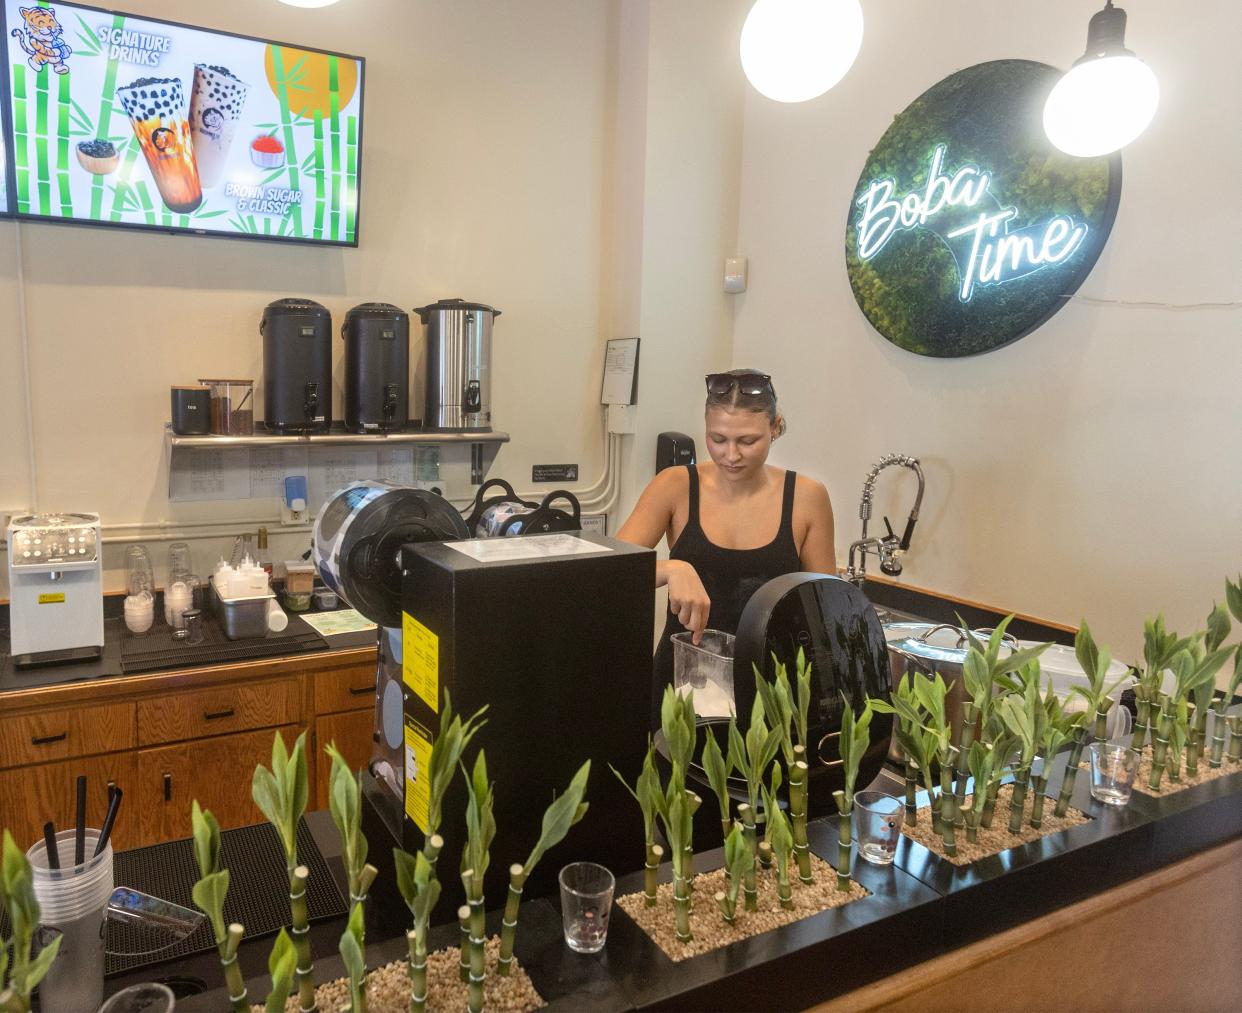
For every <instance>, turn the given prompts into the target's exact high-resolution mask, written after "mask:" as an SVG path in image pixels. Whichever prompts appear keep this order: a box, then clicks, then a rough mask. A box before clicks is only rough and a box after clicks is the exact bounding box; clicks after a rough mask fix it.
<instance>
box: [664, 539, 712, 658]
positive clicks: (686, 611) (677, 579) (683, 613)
mask: <svg viewBox="0 0 1242 1013" xmlns="http://www.w3.org/2000/svg"><path fill="white" fill-rule="evenodd" d="M666 565H667V567H668V609H669V611H670V612H672V613H673V614H674V615H675V616H676V617H677V621H678V622H679V623H681V625H682V626H684V627H685V628H686V629H687V630H689V631H690V633H691V634H692V636H691V638H690V639H691V641H692V642H693V643H695V644H697V643H698V642H699V641H700V640H701V639H702V637H703V631H704V630H705V629H707V617H708V615H709V613H710V612H711V606H712V601H711V599H710V598H709V597H708V596H707V589H706V588H704V587H703V582H702V581H701V580H699V575H698V574H697V573H696V572H695V569H694V567H693V566H691V565H690V564H689V563H687V562H686V561H685V560H682V559H670V560H669V561H668V563H667V564H666Z"/></svg>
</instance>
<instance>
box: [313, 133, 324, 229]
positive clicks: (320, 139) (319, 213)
mask: <svg viewBox="0 0 1242 1013" xmlns="http://www.w3.org/2000/svg"><path fill="white" fill-rule="evenodd" d="M323 143H324V136H323V113H321V112H319V110H317V109H316V110H315V169H314V176H315V238H316V239H322V238H323V221H324V216H325V213H326V211H327V179H326V175H327V172H326V167H325V165H324V160H323V153H324V147H323Z"/></svg>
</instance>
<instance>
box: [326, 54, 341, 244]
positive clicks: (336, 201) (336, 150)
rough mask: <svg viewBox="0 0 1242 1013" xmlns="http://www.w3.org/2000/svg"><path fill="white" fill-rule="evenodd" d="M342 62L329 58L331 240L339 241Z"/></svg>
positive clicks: (335, 58) (332, 57)
mask: <svg viewBox="0 0 1242 1013" xmlns="http://www.w3.org/2000/svg"><path fill="white" fill-rule="evenodd" d="M340 75H341V71H340V60H339V59H338V58H337V57H335V56H329V57H328V113H329V119H330V125H331V130H332V214H331V221H332V226H331V233H330V236H329V238H331V239H338V238H339V237H340V229H341V83H340Z"/></svg>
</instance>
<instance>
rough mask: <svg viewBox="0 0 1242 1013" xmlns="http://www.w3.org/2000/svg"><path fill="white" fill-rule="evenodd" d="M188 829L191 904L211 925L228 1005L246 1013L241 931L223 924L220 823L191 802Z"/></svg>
mask: <svg viewBox="0 0 1242 1013" xmlns="http://www.w3.org/2000/svg"><path fill="white" fill-rule="evenodd" d="M190 826H191V827H192V829H193V834H194V860H195V862H196V863H197V864H198V873H199V880H198V882H197V883H195V884H194V889H193V891H192V892H191V896H192V897H193V898H194V904H195V905H196V906H197V907H198V908H199V909H200V910H201V911H202V912H203V913H204V914H205V915H206V916H207V919H208V921H210V922H211V930H212V935H213V937H214V939H215V942H216V951H217V952H218V953H219V954H220V964H221V966H223V968H224V984H225V985H226V986H227V988H228V992H229V1002H230V1003H231V1004H232V1007H233V1009H234V1010H235V1011H236V1013H248V1011H249V1010H250V1001H249V1000H248V999H247V998H246V981H245V979H244V978H243V977H242V973H241V968H240V967H239V966H238V963H237V948H238V946H240V945H241V940H242V933H243V931H244V930H243V928H242V926H241V925H238V924H237V923H236V922H234V923H233V924H231V925H227V924H225V921H224V898H225V897H226V896H227V895H228V892H229V870H228V869H226V868H225V867H224V864H223V862H222V861H221V859H220V824H219V823H217V822H216V818H215V817H214V816H213V815H212V814H211V811H210V810H209V809H202V808H200V807H199V804H198V799H195V800H194V803H193V806H192V808H191V810H190Z"/></svg>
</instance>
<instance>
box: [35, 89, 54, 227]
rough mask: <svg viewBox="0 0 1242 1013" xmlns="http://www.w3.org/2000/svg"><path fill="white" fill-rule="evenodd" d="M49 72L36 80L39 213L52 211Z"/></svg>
mask: <svg viewBox="0 0 1242 1013" xmlns="http://www.w3.org/2000/svg"><path fill="white" fill-rule="evenodd" d="M48 74H50V71H49V72H48V73H44V74H39V75H38V80H37V81H36V82H35V162H36V165H37V166H38V176H37V179H38V190H39V207H38V209H37V213H38V214H41V215H50V214H51V213H52V192H51V190H52V176H51V170H50V167H49V159H48V155H47V137H48V126H47V100H48V94H47V79H48Z"/></svg>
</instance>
